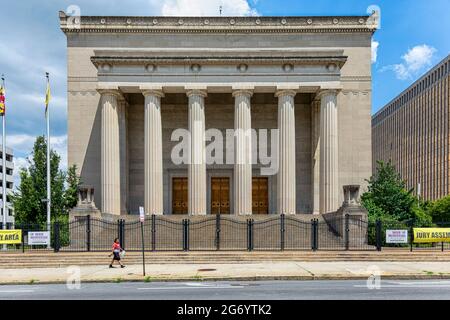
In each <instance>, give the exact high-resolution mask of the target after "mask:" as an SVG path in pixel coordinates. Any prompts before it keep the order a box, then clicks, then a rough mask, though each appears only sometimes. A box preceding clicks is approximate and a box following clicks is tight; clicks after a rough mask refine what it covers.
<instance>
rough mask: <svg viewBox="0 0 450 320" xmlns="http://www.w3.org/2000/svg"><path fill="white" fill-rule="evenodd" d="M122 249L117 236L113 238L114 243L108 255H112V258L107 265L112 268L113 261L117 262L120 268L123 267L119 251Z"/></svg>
mask: <svg viewBox="0 0 450 320" xmlns="http://www.w3.org/2000/svg"><path fill="white" fill-rule="evenodd" d="M122 251H123V249H122V248H121V247H120V243H119V238H115V239H114V243H113V245H112V253H111V254H110V255H109V256H110V257H111V256H113V259H112V261H111V263H110V265H109V267H110V268H114V267H113V264H114V261H117V262H119V264H120V267H121V268H125V266H124V265H123V264H122V262H121V261H120V253H121V252H122Z"/></svg>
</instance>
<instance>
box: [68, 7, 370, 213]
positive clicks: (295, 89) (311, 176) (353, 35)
mask: <svg viewBox="0 0 450 320" xmlns="http://www.w3.org/2000/svg"><path fill="white" fill-rule="evenodd" d="M377 22H378V21H377V19H375V17H374V16H332V17H330V16H328V17H117V16H81V17H70V16H67V15H66V14H65V13H64V12H60V26H61V29H62V31H63V32H64V33H65V35H66V37H67V60H68V69H67V70H68V74H67V76H68V87H67V89H68V94H67V96H68V160H69V165H73V164H76V165H77V167H78V170H79V174H80V176H81V180H82V181H83V183H84V184H85V185H86V186H88V189H89V190H95V195H96V197H95V204H96V206H97V207H98V208H99V209H100V210H101V212H102V213H106V214H113V215H120V214H127V213H137V212H139V207H140V206H143V207H144V208H145V212H146V213H149V214H190V215H204V214H214V213H224V214H236V215H248V214H271V213H285V214H296V213H303V214H308V213H329V212H335V211H336V210H337V209H338V208H339V207H340V206H341V204H342V203H343V198H344V197H343V192H342V189H343V186H344V185H364V184H365V179H367V178H368V177H369V176H370V174H371V172H372V167H371V164H372V155H371V130H370V120H371V81H372V79H371V39H372V35H373V33H374V31H375V30H376V28H377ZM252 129H255V130H254V132H256V139H253V132H252V135H251V137H252V139H249V138H248V136H247V135H246V132H248V130H252ZM227 130H235V131H234V132H235V133H236V132H237V134H236V135H235V136H234V137H233V136H232V138H231V140H226V139H225V137H226V136H227V135H226V132H227ZM264 130H268V131H269V132H268V133H267V132H266V131H264ZM186 131H187V132H189V137H188V139H184V138H186V137H183V133H186ZM266 133H267V135H266ZM211 134H212V135H214V136H215V138H214V139H211V137H210V135H211ZM272 134H273V135H272ZM222 137H223V139H222ZM265 138H267V139H265ZM250 140H251V141H250ZM266 140H269V144H270V145H269V146H268V147H266V146H264V145H263V144H262V142H264V141H266ZM213 142H214V144H213ZM229 142H230V143H229ZM183 144H184V147H185V148H183ZM212 145H213V146H215V147H216V148H215V151H214V152H211V149H212ZM271 148H272V149H271ZM180 150H183V151H180ZM250 150H251V157H250V156H248V155H249V153H250ZM278 150H279V152H276V151H278ZM222 151H224V154H223V156H222ZM254 151H255V152H254ZM255 155H256V156H255ZM211 158H213V159H214V161H213V162H209V161H208V159H211ZM275 162H276V163H275ZM269 167H271V168H272V169H274V170H269ZM262 169H268V171H270V172H265V170H262Z"/></svg>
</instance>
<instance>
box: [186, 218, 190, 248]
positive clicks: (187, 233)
mask: <svg viewBox="0 0 450 320" xmlns="http://www.w3.org/2000/svg"><path fill="white" fill-rule="evenodd" d="M189 224H190V220H189V219H186V251H189Z"/></svg>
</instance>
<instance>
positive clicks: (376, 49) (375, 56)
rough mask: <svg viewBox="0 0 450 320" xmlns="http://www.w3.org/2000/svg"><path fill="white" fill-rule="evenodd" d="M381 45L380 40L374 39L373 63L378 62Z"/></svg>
mask: <svg viewBox="0 0 450 320" xmlns="http://www.w3.org/2000/svg"><path fill="white" fill-rule="evenodd" d="M379 46H380V43H379V42H378V41H375V40H372V63H375V62H377V57H378V47H379Z"/></svg>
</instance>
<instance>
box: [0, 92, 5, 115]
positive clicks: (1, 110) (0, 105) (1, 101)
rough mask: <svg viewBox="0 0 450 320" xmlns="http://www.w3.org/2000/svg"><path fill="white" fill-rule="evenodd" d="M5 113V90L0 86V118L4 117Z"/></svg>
mask: <svg viewBox="0 0 450 320" xmlns="http://www.w3.org/2000/svg"><path fill="white" fill-rule="evenodd" d="M5 112H6V105H5V89H4V88H3V86H0V116H4V115H5Z"/></svg>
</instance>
